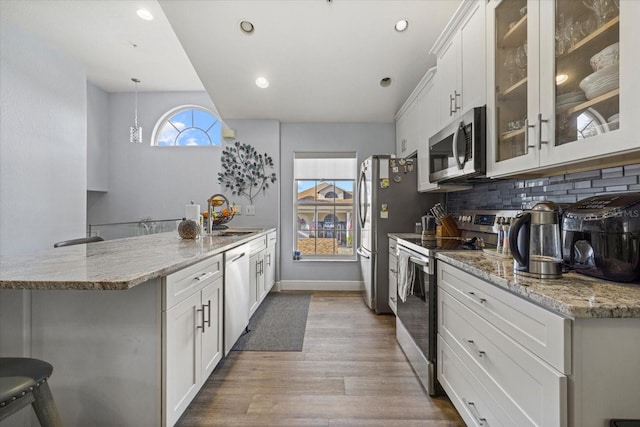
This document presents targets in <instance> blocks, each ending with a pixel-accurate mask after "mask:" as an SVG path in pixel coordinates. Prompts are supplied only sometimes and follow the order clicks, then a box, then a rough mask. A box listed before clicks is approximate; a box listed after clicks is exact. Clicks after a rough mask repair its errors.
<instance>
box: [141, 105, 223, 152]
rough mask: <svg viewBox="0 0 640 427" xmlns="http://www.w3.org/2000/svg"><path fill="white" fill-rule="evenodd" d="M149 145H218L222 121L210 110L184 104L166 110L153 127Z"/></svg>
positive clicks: (220, 141) (220, 142) (220, 140)
mask: <svg viewBox="0 0 640 427" xmlns="http://www.w3.org/2000/svg"><path fill="white" fill-rule="evenodd" d="M151 145H154V146H158V147H172V146H185V147H188V146H220V145H222V122H221V121H220V119H218V118H217V117H216V116H215V115H214V114H213V113H212V112H211V111H209V110H207V109H206V108H204V107H199V106H197V105H186V106H182V107H178V108H174V109H173V110H171V111H169V112H167V113H166V114H165V115H164V116H162V118H160V120H159V121H158V123H156V126H155V127H154V129H153V135H152V138H151Z"/></svg>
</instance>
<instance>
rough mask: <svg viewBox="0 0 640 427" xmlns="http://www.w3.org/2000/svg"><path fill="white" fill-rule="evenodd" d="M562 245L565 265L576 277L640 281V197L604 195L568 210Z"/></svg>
mask: <svg viewBox="0 0 640 427" xmlns="http://www.w3.org/2000/svg"><path fill="white" fill-rule="evenodd" d="M562 241H563V243H562V251H563V257H564V262H565V264H567V265H568V266H569V267H570V268H572V269H574V270H575V271H576V272H577V273H582V274H586V275H589V276H594V277H599V278H602V279H605V280H612V281H616V282H638V281H640V193H637V192H633V193H612V194H603V195H600V196H594V197H590V198H588V199H584V200H581V201H579V202H578V203H575V204H573V205H571V206H569V207H568V208H567V209H566V211H565V212H564V215H563V219H562Z"/></svg>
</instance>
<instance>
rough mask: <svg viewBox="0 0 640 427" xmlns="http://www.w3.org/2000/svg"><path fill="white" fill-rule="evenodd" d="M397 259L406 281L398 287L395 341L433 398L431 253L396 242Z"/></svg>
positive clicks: (434, 312)
mask: <svg viewBox="0 0 640 427" xmlns="http://www.w3.org/2000/svg"><path fill="white" fill-rule="evenodd" d="M397 256H398V266H399V269H400V268H406V271H405V272H403V273H402V274H400V275H401V276H403V275H406V277H407V278H408V281H407V282H406V283H405V284H404V285H405V286H400V287H399V288H398V302H397V318H396V338H397V340H398V343H399V344H400V347H402V350H403V351H404V353H405V355H406V356H407V359H408V360H409V362H410V363H411V366H412V367H413V369H414V371H415V372H416V374H417V375H418V378H419V379H420V381H421V382H422V385H423V386H424V388H425V389H426V390H427V392H428V393H429V394H430V395H432V396H433V395H436V394H437V390H436V381H435V373H436V369H435V358H436V333H435V331H436V321H437V320H436V278H435V257H434V253H432V254H429V253H428V252H427V253H419V252H417V251H415V250H413V249H410V248H409V247H407V245H403V241H402V240H399V241H398V245H397ZM400 266H405V267H400ZM399 283H400V282H399Z"/></svg>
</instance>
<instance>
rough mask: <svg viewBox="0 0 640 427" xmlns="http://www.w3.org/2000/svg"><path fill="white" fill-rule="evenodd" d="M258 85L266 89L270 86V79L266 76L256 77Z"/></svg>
mask: <svg viewBox="0 0 640 427" xmlns="http://www.w3.org/2000/svg"><path fill="white" fill-rule="evenodd" d="M256 86H258V87H259V88H262V89H265V88H268V87H269V80H267V79H266V78H264V77H258V78H257V79H256Z"/></svg>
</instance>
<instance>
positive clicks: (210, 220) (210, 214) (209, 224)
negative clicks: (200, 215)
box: [207, 194, 215, 235]
mask: <svg viewBox="0 0 640 427" xmlns="http://www.w3.org/2000/svg"><path fill="white" fill-rule="evenodd" d="M214 197H215V194H214V195H213V196H211V197H209V198H208V199H207V212H208V213H207V234H209V235H210V234H211V232H212V231H213V204H212V203H211V201H212V200H213V198H214Z"/></svg>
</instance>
